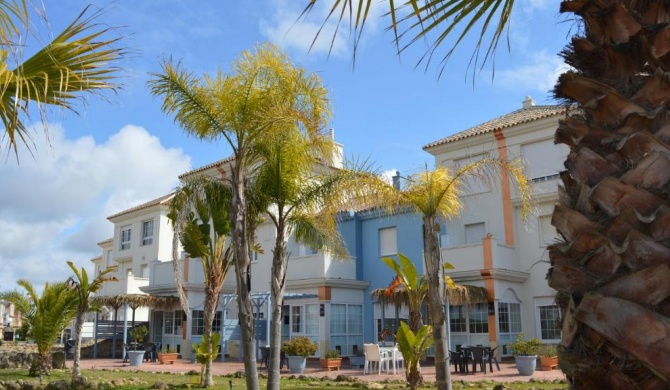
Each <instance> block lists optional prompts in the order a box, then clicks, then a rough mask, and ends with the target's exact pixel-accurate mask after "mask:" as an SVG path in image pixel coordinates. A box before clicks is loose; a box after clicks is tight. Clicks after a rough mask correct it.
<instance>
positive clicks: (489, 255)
mask: <svg viewBox="0 0 670 390" xmlns="http://www.w3.org/2000/svg"><path fill="white" fill-rule="evenodd" d="M482 252H483V255H484V268H483V269H482V270H480V271H479V272H480V274H481V275H482V279H484V288H485V289H486V295H487V297H486V298H487V301H488V303H489V307H490V305H495V282H494V280H493V277H492V276H491V268H493V235H492V234H491V233H488V234H487V235H486V237H484V238H483V239H482ZM488 322H489V345H490V346H491V347H492V348H495V347H496V346H497V345H498V331H497V329H496V316H495V310H493V311H489V315H488Z"/></svg>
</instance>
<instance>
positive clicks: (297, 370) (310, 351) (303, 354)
mask: <svg viewBox="0 0 670 390" xmlns="http://www.w3.org/2000/svg"><path fill="white" fill-rule="evenodd" d="M316 350H317V345H316V343H315V342H313V341H312V340H310V339H309V337H305V336H299V337H294V338H292V339H290V340H286V341H284V348H283V351H284V353H285V354H286V357H288V369H289V371H290V372H291V373H294V374H302V373H303V371H305V365H306V364H307V357H308V356H312V355H314V354H315V353H316Z"/></svg>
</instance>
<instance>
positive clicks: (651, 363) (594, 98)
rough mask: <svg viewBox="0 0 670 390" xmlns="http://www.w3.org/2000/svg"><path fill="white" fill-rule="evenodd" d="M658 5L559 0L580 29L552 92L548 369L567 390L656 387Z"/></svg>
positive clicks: (662, 269) (662, 215) (660, 265)
mask: <svg viewBox="0 0 670 390" xmlns="http://www.w3.org/2000/svg"><path fill="white" fill-rule="evenodd" d="M669 7H670V4H668V2H667V1H630V0H628V1H624V0H619V1H582V2H577V1H564V2H563V3H562V4H561V12H569V13H574V14H576V15H577V16H579V17H581V19H582V21H583V27H584V28H583V29H580V30H579V31H582V33H581V34H580V35H578V36H575V37H573V38H572V42H571V44H570V45H569V46H568V47H567V48H566V49H564V51H563V53H562V55H563V57H564V58H565V60H566V62H567V64H568V65H570V66H571V67H573V68H574V69H575V70H574V71H570V72H567V73H565V74H563V75H561V77H560V78H559V82H558V84H557V86H556V89H555V95H556V96H557V97H558V98H560V99H564V100H568V101H569V102H574V103H577V104H578V108H579V112H577V113H572V114H573V115H570V116H569V117H567V118H565V119H564V120H562V121H561V122H560V124H559V128H558V129H557V131H556V142H557V143H563V144H566V145H567V146H568V147H569V148H570V153H569V155H568V158H567V161H566V162H565V167H566V169H567V171H566V172H564V173H563V174H562V175H561V179H562V181H563V188H561V191H560V192H559V195H560V197H559V199H560V205H559V206H556V208H555V209H554V214H553V217H552V224H553V225H554V226H555V227H556V229H557V230H558V232H559V233H560V234H561V236H562V237H563V242H561V243H559V244H556V245H553V246H552V247H550V251H549V253H550V259H551V266H552V267H551V269H550V271H549V275H548V279H549V285H550V286H551V287H553V288H555V289H556V290H557V291H558V294H557V303H558V305H559V307H560V309H561V314H562V315H561V319H562V330H563V332H562V340H561V348H559V364H560V366H561V369H562V370H563V371H564V372H565V373H566V374H567V378H568V381H569V383H570V386H571V388H574V389H632V388H635V389H657V388H668V378H670V359H669V357H670V345H669V344H668V343H666V342H665V340H666V338H667V336H668V334H670V318H668V317H669V316H670V288H668V283H667V281H668V279H670V269H668V259H669V258H670V241H669V240H668V239H669V238H670V235H669V234H668V233H669V230H668V228H667V226H668V215H669V213H668V208H667V203H668V198H669V196H668V191H667V188H668V187H667V183H668V180H669V179H670V177H669V176H668V174H669V173H670V160H669V159H668V155H669V153H668V151H669V150H670V146H669V145H668V143H670V136H668V125H669V124H670V119H669V117H668V96H670V94H669V93H668V90H669V87H668V76H667V74H668V73H667V72H668V70H669V69H670V63H669V59H668V53H669V52H670V48H668V36H669V35H670V26H669V25H668V23H667V21H668V20H669V19H670V9H669Z"/></svg>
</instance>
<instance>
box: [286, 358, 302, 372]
mask: <svg viewBox="0 0 670 390" xmlns="http://www.w3.org/2000/svg"><path fill="white" fill-rule="evenodd" d="M287 358H288V370H289V372H290V373H291V374H302V373H303V371H305V366H306V365H307V358H306V357H304V356H287Z"/></svg>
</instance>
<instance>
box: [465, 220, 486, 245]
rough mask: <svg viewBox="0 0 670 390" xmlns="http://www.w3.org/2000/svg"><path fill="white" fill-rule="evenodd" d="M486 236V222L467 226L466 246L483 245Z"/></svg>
mask: <svg viewBox="0 0 670 390" xmlns="http://www.w3.org/2000/svg"><path fill="white" fill-rule="evenodd" d="M484 236H486V225H485V224H484V222H478V223H471V224H468V225H465V245H472V244H481V242H482V238H484Z"/></svg>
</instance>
